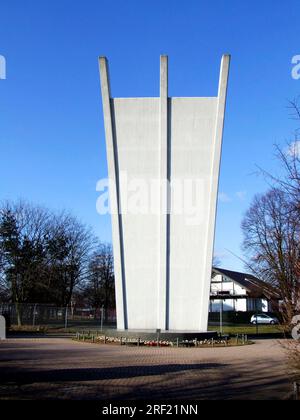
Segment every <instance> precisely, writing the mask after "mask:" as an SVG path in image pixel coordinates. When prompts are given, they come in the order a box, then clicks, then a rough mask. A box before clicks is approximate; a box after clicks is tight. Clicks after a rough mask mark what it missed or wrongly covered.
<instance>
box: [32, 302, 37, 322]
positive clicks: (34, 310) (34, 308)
mask: <svg viewBox="0 0 300 420" xmlns="http://www.w3.org/2000/svg"><path fill="white" fill-rule="evenodd" d="M36 306H37V304H36V303H35V304H34V307H33V317H32V318H33V319H32V326H33V327H35V312H36Z"/></svg>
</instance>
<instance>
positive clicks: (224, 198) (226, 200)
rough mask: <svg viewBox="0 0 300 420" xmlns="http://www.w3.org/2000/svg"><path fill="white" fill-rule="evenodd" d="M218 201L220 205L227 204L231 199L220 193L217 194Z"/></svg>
mask: <svg viewBox="0 0 300 420" xmlns="http://www.w3.org/2000/svg"><path fill="white" fill-rule="evenodd" d="M219 201H220V203H229V202H230V201H231V198H230V197H229V195H228V194H226V193H224V192H220V193H219Z"/></svg>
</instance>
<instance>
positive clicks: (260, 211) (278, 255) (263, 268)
mask: <svg viewBox="0 0 300 420" xmlns="http://www.w3.org/2000/svg"><path fill="white" fill-rule="evenodd" d="M299 228H300V223H299V219H298V217H297V214H296V212H295V210H294V209H293V206H292V205H291V203H290V200H289V196H288V195H287V194H286V193H285V192H284V191H282V190H280V189H278V188H272V189H270V190H269V191H268V192H267V193H266V194H263V195H257V196H256V197H255V198H254V200H253V202H252V205H251V207H250V209H249V210H248V211H247V213H246V215H245V217H244V220H243V222H242V230H243V233H244V243H243V247H244V250H245V251H246V253H247V255H248V256H249V257H250V266H251V267H252V271H253V272H254V273H255V274H256V275H257V276H259V277H260V278H263V279H265V280H266V281H268V282H269V283H270V284H272V285H273V286H274V287H275V288H276V289H277V290H278V292H279V294H280V296H281V297H282V301H283V309H284V312H283V314H284V315H285V318H286V322H287V323H288V322H290V321H291V319H292V317H293V316H294V313H295V310H296V307H297V302H298V299H299V297H300V295H299V291H300V278H299V274H298V273H297V270H295V266H296V264H295V262H299V257H300V243H299V239H298V238H299Z"/></svg>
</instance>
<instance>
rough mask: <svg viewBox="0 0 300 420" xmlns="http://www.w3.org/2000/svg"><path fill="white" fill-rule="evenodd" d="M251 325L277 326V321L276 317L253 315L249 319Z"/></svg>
mask: <svg viewBox="0 0 300 420" xmlns="http://www.w3.org/2000/svg"><path fill="white" fill-rule="evenodd" d="M250 322H251V324H254V325H256V324H269V325H275V324H279V321H278V319H277V318H276V317H274V316H270V315H266V314H257V315H253V316H252V317H251V321H250Z"/></svg>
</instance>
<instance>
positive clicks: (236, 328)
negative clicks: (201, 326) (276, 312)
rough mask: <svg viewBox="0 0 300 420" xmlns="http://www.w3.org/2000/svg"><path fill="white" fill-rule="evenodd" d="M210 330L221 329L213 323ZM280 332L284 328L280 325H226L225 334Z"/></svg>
mask: <svg viewBox="0 0 300 420" xmlns="http://www.w3.org/2000/svg"><path fill="white" fill-rule="evenodd" d="M208 330H209V331H218V332H219V331H220V326H219V325H211V326H209V327H208ZM257 332H258V334H274V333H275V334H276V333H277V334H278V333H282V332H283V328H282V326H280V325H258V327H256V325H236V324H232V325H224V326H223V334H230V335H236V334H251V335H252V334H256V333H257Z"/></svg>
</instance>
